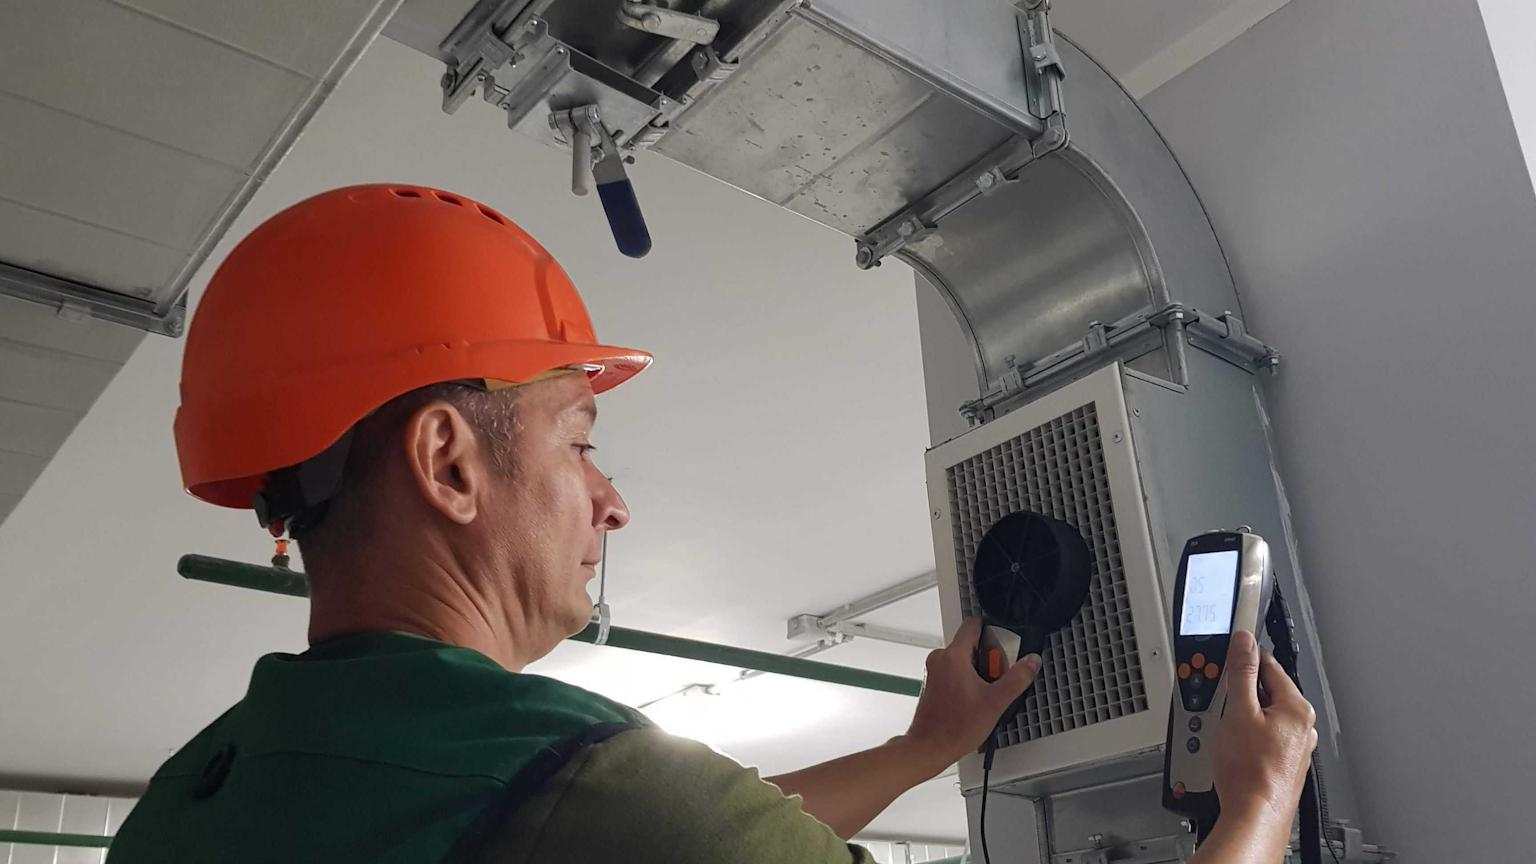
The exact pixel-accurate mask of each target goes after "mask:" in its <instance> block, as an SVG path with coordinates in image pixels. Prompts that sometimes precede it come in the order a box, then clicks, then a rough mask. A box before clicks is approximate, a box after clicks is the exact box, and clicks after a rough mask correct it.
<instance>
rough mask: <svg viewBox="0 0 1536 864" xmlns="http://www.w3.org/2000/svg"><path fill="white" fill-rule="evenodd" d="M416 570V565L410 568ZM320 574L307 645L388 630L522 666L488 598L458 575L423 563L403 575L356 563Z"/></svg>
mask: <svg viewBox="0 0 1536 864" xmlns="http://www.w3.org/2000/svg"><path fill="white" fill-rule="evenodd" d="M412 569H413V571H415V569H416V568H412ZM354 572H355V573H366V574H367V575H366V576H361V577H359V576H354V575H353V574H350V573H349V574H346V575H342V576H341V577H340V578H339V579H338V578H336V577H329V578H327V579H322V580H321V582H320V584H319V585H318V586H315V587H314V590H313V591H312V594H311V597H310V614H309V643H310V644H311V645H315V644H318V643H320V642H324V641H326V640H328V639H335V638H337V637H339V636H347V635H350V634H353V633H365V632H370V631H380V630H393V631H398V632H401V633H411V634H414V635H417V636H424V637H426V638H428V639H435V640H437V641H439V642H443V643H446V644H448V645H457V646H459V647H461V648H469V649H472V650H474V651H478V652H480V653H481V654H484V655H485V656H487V657H489V658H491V659H492V660H494V661H495V662H496V663H497V664H499V665H501V666H502V667H504V668H505V669H507V670H508V671H511V672H521V671H522V669H523V667H524V666H526V665H527V663H528V661H527V660H526V659H524V658H526V657H527V652H526V651H525V650H523V649H522V646H520V645H519V640H518V639H517V638H516V636H515V634H513V633H512V632H510V629H511V628H510V627H508V626H507V624H506V622H507V621H508V620H510V619H509V617H508V616H506V615H505V614H503V613H502V610H500V609H499V608H497V603H496V601H495V600H494V599H493V598H489V597H484V596H480V592H476V591H474V590H473V589H472V588H471V587H470V586H471V585H472V584H473V583H472V582H471V581H470V580H468V579H465V578H463V575H462V574H456V573H453V572H450V571H449V570H448V569H446V568H442V567H435V566H434V567H423V568H421V570H420V571H419V572H411V573H408V574H403V573H400V572H398V571H396V572H388V571H383V570H380V569H377V568H367V567H362V568H358V569H357V570H356V571H354Z"/></svg>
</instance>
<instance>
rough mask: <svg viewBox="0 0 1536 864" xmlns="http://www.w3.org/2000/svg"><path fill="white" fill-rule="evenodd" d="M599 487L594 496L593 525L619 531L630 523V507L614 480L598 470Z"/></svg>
mask: <svg viewBox="0 0 1536 864" xmlns="http://www.w3.org/2000/svg"><path fill="white" fill-rule="evenodd" d="M596 473H597V487H596V491H595V493H594V494H593V496H592V526H593V527H594V528H602V529H604V530H607V531H617V530H619V529H620V528H623V527H624V526H625V525H628V524H629V507H628V506H626V505H625V504H624V496H622V495H620V494H619V490H618V489H617V488H615V487H614V485H613V480H612V479H611V478H609V477H607V476H605V475H604V474H603V473H602V472H601V471H597V472H596Z"/></svg>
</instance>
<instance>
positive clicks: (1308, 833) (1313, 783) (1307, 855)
mask: <svg viewBox="0 0 1536 864" xmlns="http://www.w3.org/2000/svg"><path fill="white" fill-rule="evenodd" d="M1264 629H1265V631H1266V632H1268V633H1269V640H1270V642H1272V643H1274V652H1275V660H1276V661H1277V662H1278V663H1279V664H1280V668H1281V669H1283V670H1285V674H1286V676H1287V677H1289V678H1290V679H1291V683H1293V684H1295V685H1296V690H1297V691H1298V692H1300V691H1301V675H1300V672H1299V669H1298V659H1299V655H1300V653H1301V648H1300V646H1299V645H1297V644H1296V622H1295V620H1294V619H1292V618H1291V613H1290V610H1289V609H1287V608H1286V606H1285V596H1284V595H1283V594H1281V593H1280V582H1279V580H1276V581H1275V587H1274V591H1273V592H1272V594H1271V597H1270V602H1269V613H1268V614H1267V615H1266V616H1265V619H1264ZM1316 765H1317V754H1316V753H1313V754H1312V759H1311V762H1310V763H1309V764H1308V765H1307V779H1306V781H1305V782H1304V783H1303V785H1302V787H1301V801H1300V802H1299V806H1298V808H1297V810H1298V814H1299V815H1298V819H1299V821H1300V823H1301V864H1322V861H1323V852H1322V845H1323V843H1325V842H1328V841H1327V839H1326V837H1325V836H1324V832H1323V828H1324V826H1323V818H1322V809H1321V806H1320V802H1321V797H1322V796H1321V794H1320V792H1319V786H1318V780H1317V769H1316ZM1328 854H1329V855H1331V856H1333V858H1334V861H1338V855H1337V853H1335V852H1334V851H1333V843H1331V842H1328Z"/></svg>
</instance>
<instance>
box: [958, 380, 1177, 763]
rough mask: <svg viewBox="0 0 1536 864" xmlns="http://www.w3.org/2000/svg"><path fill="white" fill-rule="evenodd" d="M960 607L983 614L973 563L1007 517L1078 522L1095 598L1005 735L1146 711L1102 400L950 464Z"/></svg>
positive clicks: (1050, 649) (1053, 646)
mask: <svg viewBox="0 0 1536 864" xmlns="http://www.w3.org/2000/svg"><path fill="white" fill-rule="evenodd" d="M947 473H948V485H949V505H950V508H951V512H952V513H953V514H954V522H953V524H954V532H955V536H954V541H955V555H956V561H955V567H956V572H957V573H961V574H964V578H963V579H961V586H960V587H961V590H960V605H961V609H962V611H963V612H964V614H965V615H966V616H971V615H975V614H977V613H978V611H979V610H978V608H977V603H976V592H975V587H974V585H973V584H972V581H971V564H972V562H973V561H974V560H975V558H976V548H977V546H978V545H979V544H980V543H981V538H982V536H983V535H985V534H986V532H987V529H989V528H991V527H992V525H993V523H995V522H996V521H997V520H998V519H1001V518H1002V517H1004V516H1006V515H1008V514H1009V513H1012V512H1015V511H1017V510H1033V511H1035V512H1037V513H1044V514H1046V515H1048V516H1054V517H1056V518H1057V519H1061V520H1064V521H1066V522H1068V523H1069V524H1071V525H1073V526H1075V527H1076V528H1077V530H1078V532H1079V533H1080V534H1082V535H1083V539H1084V540H1086V541H1087V542H1088V548H1089V549H1091V550H1092V552H1093V561H1094V569H1093V576H1092V579H1091V581H1090V585H1089V590H1088V600H1087V602H1086V603H1085V604H1084V606H1083V609H1082V611H1081V612H1080V613H1078V615H1077V617H1076V618H1074V619H1073V620H1072V623H1071V624H1070V625H1068V626H1067V627H1065V628H1063V629H1062V630H1060V631H1058V632H1057V633H1055V634H1053V635H1052V636H1051V638H1050V641H1049V643H1048V644H1047V646H1046V649H1045V652H1044V655H1043V659H1044V661H1045V663H1044V666H1043V669H1042V672H1041V675H1040V678H1039V679H1038V680H1037V681H1036V682H1035V686H1034V689H1033V690H1032V691H1031V692H1030V695H1029V696H1028V697H1027V700H1026V702H1025V705H1024V709H1023V710H1022V711H1020V712H1019V713H1018V714H1017V715H1016V716H1015V717H1014V718H1013V719H1011V720H1010V721H1009V722H1008V723H1007V724H1006V725H1005V726H1004V727H1003V729H1002V731H1001V732H1000V733H999V737H998V742H997V743H998V746H999V747H1006V746H1009V745H1012V744H1018V743H1020V742H1022V741H1032V740H1036V739H1039V738H1044V737H1046V736H1049V735H1054V734H1056V733H1058V732H1066V731H1070V730H1073V729H1080V728H1083V727H1085V726H1090V725H1092V724H1094V723H1102V722H1105V721H1107V720H1113V719H1115V718H1117V717H1124V716H1127V715H1130V714H1135V713H1137V712H1141V711H1145V710H1147V692H1146V686H1145V684H1144V682H1143V680H1142V671H1141V661H1140V655H1139V654H1138V653H1137V650H1136V628H1135V622H1134V621H1133V620H1132V617H1131V601H1130V596H1129V594H1128V593H1127V590H1126V583H1125V567H1124V562H1123V561H1122V559H1121V555H1120V538H1119V534H1118V532H1117V531H1116V528H1115V512H1114V508H1113V507H1112V506H1111V503H1110V492H1109V477H1108V474H1107V473H1106V470H1105V465H1104V449H1103V445H1102V444H1101V442H1100V439H1099V420H1098V413H1097V411H1096V410H1095V406H1094V404H1093V403H1091V402H1090V403H1088V404H1086V405H1083V406H1082V407H1080V408H1077V409H1075V410H1073V411H1070V412H1068V413H1066V414H1063V415H1061V416H1059V417H1057V418H1055V419H1053V420H1051V421H1050V422H1047V423H1044V424H1042V425H1040V426H1037V427H1035V428H1033V429H1031V430H1029V431H1028V432H1025V433H1023V434H1022V435H1019V436H1017V437H1015V438H1011V439H1009V440H1007V441H1004V442H1003V443H1001V444H999V445H997V446H996V447H993V448H991V449H990V450H986V451H984V452H982V453H978V454H976V455H975V456H972V457H970V458H969V459H966V460H965V461H963V462H960V463H958V464H956V465H953V466H951V467H950V468H949V469H948V472H947Z"/></svg>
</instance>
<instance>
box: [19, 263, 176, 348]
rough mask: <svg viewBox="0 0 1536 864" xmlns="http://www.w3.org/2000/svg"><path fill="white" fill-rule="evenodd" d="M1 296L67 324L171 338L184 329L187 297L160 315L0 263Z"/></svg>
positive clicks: (145, 305)
mask: <svg viewBox="0 0 1536 864" xmlns="http://www.w3.org/2000/svg"><path fill="white" fill-rule="evenodd" d="M0 294H7V295H10V296H12V297H19V298H21V299H23V300H30V301H32V302H33V303H41V304H42V305H44V306H52V307H53V308H54V309H56V310H57V311H58V314H59V317H61V318H65V319H68V320H75V321H80V320H84V319H87V318H98V319H100V320H102V321H110V322H112V323H114V324H122V325H124V326H127V327H134V328H137V329H139V330H147V331H149V332H150V333H158V334H160V335H161V336H170V337H172V338H175V337H177V336H180V335H181V334H182V331H183V330H184V329H185V328H186V321H187V297H186V294H182V296H181V299H180V300H178V301H176V304H175V305H173V306H171V307H170V309H168V310H166V311H165V313H164V314H159V313H157V312H156V311H155V304H154V303H152V302H150V301H148V300H141V299H139V298H137V297H130V296H128V295H126V294H119V293H117V292H115V291H108V290H106V289H104V288H97V287H95V286H93V285H86V284H85V283H83V282H75V281H72V280H69V279H60V278H58V277H57V276H49V275H47V274H46V273H38V272H37V271H35V270H27V269H25V268H23V267H15V266H12V265H10V264H5V263H3V262H0Z"/></svg>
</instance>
